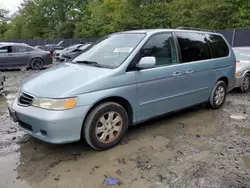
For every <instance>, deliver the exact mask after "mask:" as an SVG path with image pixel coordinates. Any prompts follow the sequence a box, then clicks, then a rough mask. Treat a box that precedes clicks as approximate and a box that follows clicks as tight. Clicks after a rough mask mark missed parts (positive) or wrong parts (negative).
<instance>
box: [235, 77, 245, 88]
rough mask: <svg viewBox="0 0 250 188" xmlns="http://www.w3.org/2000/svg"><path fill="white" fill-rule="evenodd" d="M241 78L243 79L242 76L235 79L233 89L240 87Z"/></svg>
mask: <svg viewBox="0 0 250 188" xmlns="http://www.w3.org/2000/svg"><path fill="white" fill-rule="evenodd" d="M243 78H244V76H241V77H237V78H236V82H235V86H234V87H235V88H238V87H240V86H241V84H242V81H243Z"/></svg>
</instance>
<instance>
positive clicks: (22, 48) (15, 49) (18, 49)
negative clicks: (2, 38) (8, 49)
mask: <svg viewBox="0 0 250 188" xmlns="http://www.w3.org/2000/svg"><path fill="white" fill-rule="evenodd" d="M32 50H33V49H32V48H30V47H28V46H14V47H13V52H16V53H19V52H30V51H32Z"/></svg>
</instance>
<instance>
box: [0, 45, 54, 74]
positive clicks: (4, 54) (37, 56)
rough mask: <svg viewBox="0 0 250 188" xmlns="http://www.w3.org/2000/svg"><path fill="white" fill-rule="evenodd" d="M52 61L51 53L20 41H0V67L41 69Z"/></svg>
mask: <svg viewBox="0 0 250 188" xmlns="http://www.w3.org/2000/svg"><path fill="white" fill-rule="evenodd" d="M52 63H53V60H52V54H51V53H50V52H48V51H43V50H41V49H37V48H34V47H31V46H29V45H27V44H21V43H0V69H9V68H21V69H23V68H25V69H26V68H32V69H34V70H40V69H43V68H44V67H45V66H48V65H51V64H52Z"/></svg>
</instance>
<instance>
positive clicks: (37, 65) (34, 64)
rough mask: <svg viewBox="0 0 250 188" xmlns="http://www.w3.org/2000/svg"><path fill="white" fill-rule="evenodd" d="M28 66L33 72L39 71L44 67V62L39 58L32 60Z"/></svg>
mask: <svg viewBox="0 0 250 188" xmlns="http://www.w3.org/2000/svg"><path fill="white" fill-rule="evenodd" d="M30 66H31V68H32V69H33V70H41V69H43V67H44V62H43V60H42V59H40V58H34V59H32V61H31V63H30Z"/></svg>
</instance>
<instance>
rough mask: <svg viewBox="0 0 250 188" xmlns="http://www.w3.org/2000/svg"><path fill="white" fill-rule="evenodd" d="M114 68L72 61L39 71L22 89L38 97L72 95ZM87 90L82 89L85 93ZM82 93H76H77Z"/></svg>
mask: <svg viewBox="0 0 250 188" xmlns="http://www.w3.org/2000/svg"><path fill="white" fill-rule="evenodd" d="M111 70H112V69H104V68H99V67H92V66H88V65H79V64H72V63H63V64H60V65H58V66H55V67H52V68H49V69H47V70H45V71H42V72H39V73H38V74H36V75H33V76H31V77H30V78H28V79H27V80H26V81H25V82H24V83H23V84H22V86H21V89H22V90H23V91H25V92H27V93H30V94H32V95H34V96H37V97H48V98H62V97H70V96H68V95H71V94H72V93H74V90H75V89H79V88H80V87H84V86H87V85H88V84H91V83H93V82H95V81H97V80H99V79H101V78H102V77H103V76H105V75H106V74H107V73H109V72H110V71H111ZM84 92H86V91H84V90H83V91H82V93H84ZM77 94H80V93H74V95H77Z"/></svg>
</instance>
